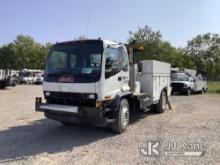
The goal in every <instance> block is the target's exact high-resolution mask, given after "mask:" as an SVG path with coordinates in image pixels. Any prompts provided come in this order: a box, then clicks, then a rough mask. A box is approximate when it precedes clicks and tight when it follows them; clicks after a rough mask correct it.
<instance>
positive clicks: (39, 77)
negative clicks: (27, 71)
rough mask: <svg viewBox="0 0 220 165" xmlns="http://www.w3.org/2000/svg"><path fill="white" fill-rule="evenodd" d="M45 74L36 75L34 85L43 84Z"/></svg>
mask: <svg viewBox="0 0 220 165" xmlns="http://www.w3.org/2000/svg"><path fill="white" fill-rule="evenodd" d="M43 75H44V74H43V73H36V74H35V76H34V84H43V81H44V77H43Z"/></svg>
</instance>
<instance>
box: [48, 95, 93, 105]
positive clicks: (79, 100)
mask: <svg viewBox="0 0 220 165" xmlns="http://www.w3.org/2000/svg"><path fill="white" fill-rule="evenodd" d="M87 96H88V94H85V93H70V92H50V96H45V98H46V100H47V103H50V104H61V105H73V106H89V107H91V106H92V107H93V106H95V101H96V99H88V98H87ZM96 98H97V96H96Z"/></svg>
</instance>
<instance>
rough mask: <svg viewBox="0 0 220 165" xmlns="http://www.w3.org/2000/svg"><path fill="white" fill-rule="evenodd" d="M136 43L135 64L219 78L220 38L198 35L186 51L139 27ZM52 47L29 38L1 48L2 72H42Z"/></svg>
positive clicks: (19, 38) (134, 34)
mask: <svg viewBox="0 0 220 165" xmlns="http://www.w3.org/2000/svg"><path fill="white" fill-rule="evenodd" d="M133 40H135V41H136V42H135V47H139V46H143V47H144V51H143V52H139V53H136V54H135V61H136V62H138V61H140V60H145V59H154V60H160V61H165V62H169V63H171V64H172V66H173V67H180V68H189V69H196V70H197V71H198V72H199V73H202V74H204V75H205V76H206V77H208V78H211V77H217V76H219V75H220V36H219V34H211V33H206V34H203V35H197V36H195V37H194V38H192V39H191V40H189V41H188V42H187V46H186V47H184V48H176V47H174V46H172V45H171V44H170V43H169V42H168V41H164V40H163V38H162V34H161V33H160V31H154V30H153V29H152V28H151V27H149V26H145V27H139V28H138V29H137V30H136V31H134V32H131V31H130V32H129V37H128V41H127V46H128V47H129V46H130V45H131V43H132V41H133ZM51 46H52V44H51V43H47V44H40V43H37V42H35V41H34V39H33V38H31V37H30V36H24V35H18V36H17V38H16V39H15V40H14V41H13V42H11V43H9V44H7V45H3V46H2V47H0V69H23V68H28V69H29V68H30V69H43V68H44V65H45V60H46V56H47V53H48V51H49V49H50V48H51Z"/></svg>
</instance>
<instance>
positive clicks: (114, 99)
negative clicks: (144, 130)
mask: <svg viewBox="0 0 220 165" xmlns="http://www.w3.org/2000/svg"><path fill="white" fill-rule="evenodd" d="M133 52H134V48H130V49H129V55H128V53H127V50H126V47H125V46H124V45H123V44H121V43H117V42H111V41H106V40H101V39H97V40H77V41H68V42H61V43H56V44H55V45H54V46H53V47H52V48H51V50H50V51H49V54H48V58H47V63H46V68H45V73H44V82H43V91H44V97H45V100H46V102H45V103H43V101H42V98H41V97H37V98H36V104H35V109H36V111H41V112H44V114H45V116H46V117H47V118H49V119H52V120H57V121H60V122H61V123H63V124H67V123H72V122H75V121H83V122H90V123H93V124H95V125H102V126H103V125H104V126H110V127H111V128H112V130H113V131H114V132H117V133H121V132H123V131H125V130H126V128H127V127H128V125H129V118H130V115H131V112H132V111H138V110H144V111H148V110H150V108H151V107H156V111H157V112H159V113H161V112H164V111H165V109H166V106H167V104H168V103H169V99H168V97H169V95H170V93H171V88H170V64H168V63H163V62H159V61H153V60H150V61H142V62H141V65H142V72H140V73H138V72H137V69H135V68H136V67H135V66H136V65H135V64H134V63H133ZM169 105H170V104H169Z"/></svg>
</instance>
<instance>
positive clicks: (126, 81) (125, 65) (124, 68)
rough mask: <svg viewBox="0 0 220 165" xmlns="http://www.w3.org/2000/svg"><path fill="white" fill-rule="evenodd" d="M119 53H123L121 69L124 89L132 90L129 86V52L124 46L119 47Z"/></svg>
mask: <svg viewBox="0 0 220 165" xmlns="http://www.w3.org/2000/svg"><path fill="white" fill-rule="evenodd" d="M119 53H120V54H121V57H122V61H121V70H122V86H121V88H122V91H128V90H130V87H129V61H128V53H127V50H126V48H125V47H124V46H121V47H120V48H119Z"/></svg>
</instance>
